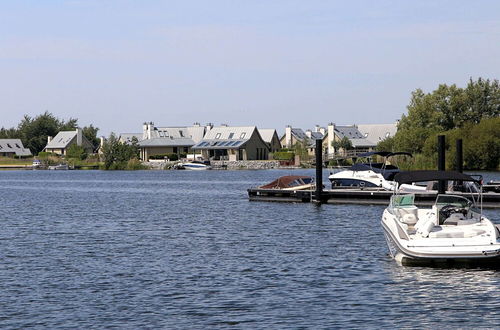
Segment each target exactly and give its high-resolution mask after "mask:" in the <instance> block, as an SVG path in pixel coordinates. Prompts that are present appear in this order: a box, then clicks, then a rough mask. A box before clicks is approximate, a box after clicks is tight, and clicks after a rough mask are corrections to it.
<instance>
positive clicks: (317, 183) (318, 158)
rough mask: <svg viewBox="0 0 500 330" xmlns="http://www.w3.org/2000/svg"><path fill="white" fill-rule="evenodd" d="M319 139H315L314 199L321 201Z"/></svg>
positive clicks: (321, 165)
mask: <svg viewBox="0 0 500 330" xmlns="http://www.w3.org/2000/svg"><path fill="white" fill-rule="evenodd" d="M321 142H322V141H321V139H317V140H316V152H315V154H316V194H315V196H314V197H315V201H316V202H317V203H321V194H322V192H323V157H322V156H323V155H322V152H321V147H322V143H321Z"/></svg>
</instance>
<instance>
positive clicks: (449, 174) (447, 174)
mask: <svg viewBox="0 0 500 330" xmlns="http://www.w3.org/2000/svg"><path fill="white" fill-rule="evenodd" d="M394 181H396V182H397V183H399V184H402V183H413V182H424V181H474V182H480V180H477V179H474V178H473V177H471V176H470V175H467V174H463V173H460V172H456V171H406V172H399V173H398V174H396V175H395V176H394Z"/></svg>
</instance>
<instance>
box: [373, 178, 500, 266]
mask: <svg viewBox="0 0 500 330" xmlns="http://www.w3.org/2000/svg"><path fill="white" fill-rule="evenodd" d="M394 180H395V182H396V183H397V184H398V186H399V185H402V184H409V183H413V182H424V181H457V182H476V183H477V184H481V180H480V179H479V180H477V179H474V178H473V177H471V176H469V175H466V174H462V173H459V172H452V171H449V172H445V171H413V172H401V173H399V174H397V175H396V176H395V177H394ZM414 199H415V195H414V194H407V193H400V192H399V191H396V192H395V194H394V195H393V196H392V197H391V200H390V203H389V206H388V207H387V208H386V209H385V210H384V212H383V215H382V220H381V225H382V228H383V230H384V235H385V238H386V240H387V245H388V248H389V252H390V255H391V256H392V257H393V258H394V259H396V260H397V261H398V262H401V263H402V264H408V265H412V264H414V265H438V266H439V265H445V266H450V265H452V266H455V265H465V266H477V265H488V266H500V229H499V227H498V225H495V224H494V223H493V222H491V221H490V220H489V219H488V218H486V217H485V216H484V214H482V205H481V203H482V198H481V194H479V197H478V198H476V200H474V198H472V197H471V198H470V199H469V198H466V197H464V196H463V195H453V193H451V192H450V193H446V194H438V196H437V198H436V201H435V203H434V205H432V207H431V208H419V207H417V206H415V203H414ZM478 204H479V205H478Z"/></svg>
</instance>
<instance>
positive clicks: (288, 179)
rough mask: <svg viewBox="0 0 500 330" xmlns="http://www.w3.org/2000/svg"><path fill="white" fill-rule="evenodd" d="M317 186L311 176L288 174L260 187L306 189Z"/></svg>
mask: <svg viewBox="0 0 500 330" xmlns="http://www.w3.org/2000/svg"><path fill="white" fill-rule="evenodd" d="M315 187H316V182H315V180H314V178H313V177H311V176H304V175H286V176H282V177H279V178H277V179H276V180H274V181H273V182H270V183H268V184H265V185H263V186H260V187H259V189H281V190H305V189H314V188H315Z"/></svg>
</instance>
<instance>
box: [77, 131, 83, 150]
mask: <svg viewBox="0 0 500 330" xmlns="http://www.w3.org/2000/svg"><path fill="white" fill-rule="evenodd" d="M82 140H83V137H82V129H81V128H80V127H78V128H77V129H76V145H77V146H81V145H82V142H83V141H82Z"/></svg>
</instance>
